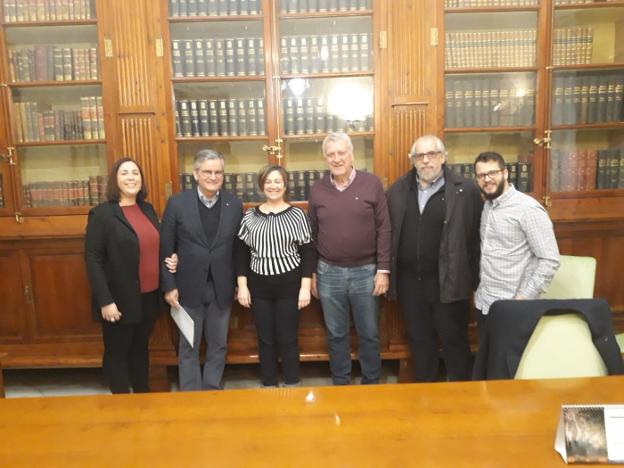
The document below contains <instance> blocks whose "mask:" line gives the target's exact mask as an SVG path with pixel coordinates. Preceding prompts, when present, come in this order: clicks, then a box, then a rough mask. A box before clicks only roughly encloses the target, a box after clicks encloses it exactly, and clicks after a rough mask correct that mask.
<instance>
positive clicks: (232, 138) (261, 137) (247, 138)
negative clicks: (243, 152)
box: [175, 135, 268, 143]
mask: <svg viewBox="0 0 624 468" xmlns="http://www.w3.org/2000/svg"><path fill="white" fill-rule="evenodd" d="M267 139H268V136H266V135H245V136H242V135H239V136H221V135H219V136H201V137H176V139H175V141H176V142H178V143H201V142H204V141H214V142H217V141H224V142H228V141H264V140H267Z"/></svg>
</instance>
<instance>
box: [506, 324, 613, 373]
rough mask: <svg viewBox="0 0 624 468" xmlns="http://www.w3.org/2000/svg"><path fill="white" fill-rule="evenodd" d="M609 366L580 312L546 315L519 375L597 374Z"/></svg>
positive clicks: (535, 331)
mask: <svg viewBox="0 0 624 468" xmlns="http://www.w3.org/2000/svg"><path fill="white" fill-rule="evenodd" d="M601 375H607V368H606V366H605V364H604V361H603V360H602V358H601V357H600V354H599V353H598V350H597V349H596V347H595V346H594V343H593V341H592V336H591V332H590V331H589V326H588V325H587V322H586V321H585V320H584V319H583V318H582V317H581V316H580V315H578V314H575V313H569V314H562V315H545V316H543V317H542V318H541V319H540V321H539V322H538V324H537V327H535V330H534V332H533V334H532V335H531V338H530V339H529V342H528V343H527V346H526V348H525V349H524V352H523V353H522V358H521V359H520V364H519V365H518V370H517V371H516V375H515V378H516V379H548V378H564V377H594V376H601Z"/></svg>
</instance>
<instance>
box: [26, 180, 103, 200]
mask: <svg viewBox="0 0 624 468" xmlns="http://www.w3.org/2000/svg"><path fill="white" fill-rule="evenodd" d="M106 179H107V177H106V176H89V178H88V179H83V180H61V181H47V182H31V183H28V184H25V185H24V186H23V187H22V201H23V204H24V207H25V208H50V207H73V206H91V205H97V204H98V203H101V202H103V201H106Z"/></svg>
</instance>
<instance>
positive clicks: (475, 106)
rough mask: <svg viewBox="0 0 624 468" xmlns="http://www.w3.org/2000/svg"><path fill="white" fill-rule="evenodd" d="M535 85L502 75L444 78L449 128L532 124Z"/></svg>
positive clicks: (446, 114)
mask: <svg viewBox="0 0 624 468" xmlns="http://www.w3.org/2000/svg"><path fill="white" fill-rule="evenodd" d="M534 111H535V87H534V85H533V83H530V84H529V85H528V86H527V85H525V84H522V82H517V81H512V80H507V79H503V78H502V77H501V76H496V75H491V76H490V77H489V78H485V77H473V78H468V77H461V78H451V77H447V79H446V91H445V119H446V126H447V127H449V128H460V127H507V126H529V125H533V121H534V113H535V112H534Z"/></svg>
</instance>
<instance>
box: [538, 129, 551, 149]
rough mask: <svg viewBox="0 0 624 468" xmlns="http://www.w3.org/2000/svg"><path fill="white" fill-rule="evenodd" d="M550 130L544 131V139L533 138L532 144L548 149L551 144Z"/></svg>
mask: <svg viewBox="0 0 624 468" xmlns="http://www.w3.org/2000/svg"><path fill="white" fill-rule="evenodd" d="M551 135H552V130H545V131H544V138H533V143H535V144H536V145H540V146H543V147H544V148H546V149H550V148H551V146H550V144H551V142H552V137H551Z"/></svg>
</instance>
